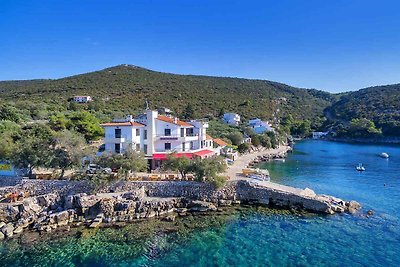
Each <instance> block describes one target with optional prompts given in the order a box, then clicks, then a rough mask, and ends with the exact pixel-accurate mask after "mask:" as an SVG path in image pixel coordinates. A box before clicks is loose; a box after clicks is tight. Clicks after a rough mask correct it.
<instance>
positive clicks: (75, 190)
mask: <svg viewBox="0 0 400 267" xmlns="http://www.w3.org/2000/svg"><path fill="white" fill-rule="evenodd" d="M17 186H18V187H19V188H25V189H27V188H29V189H30V190H31V191H30V193H31V197H29V198H26V199H24V200H23V201H21V202H17V203H1V204H0V205H1V206H0V239H4V238H12V237H13V236H17V235H19V234H20V233H22V232H23V231H26V230H34V231H39V232H51V231H53V230H55V229H57V228H60V227H63V228H65V229H67V230H69V228H70V227H76V226H82V225H84V226H87V227H89V228H96V227H99V226H101V225H107V224H113V223H118V222H123V223H131V222H134V221H137V220H142V219H148V218H153V217H159V218H163V219H164V220H168V221H174V220H175V217H176V216H185V215H186V214H188V213H199V212H211V211H218V210H220V209H221V208H222V207H226V206H231V205H240V204H243V203H246V204H250V205H264V206H270V207H279V208H286V209H295V210H306V211H310V212H314V213H321V214H333V213H341V212H349V213H354V212H356V211H357V210H359V209H360V208H361V206H360V205H359V204H358V203H357V202H355V201H344V200H341V199H338V198H334V197H331V196H326V195H317V194H315V193H314V192H313V191H312V190H310V189H304V190H301V189H295V188H291V187H285V186H281V185H277V184H273V183H269V185H268V186H266V185H261V184H253V183H251V182H248V181H231V182H228V183H227V184H226V185H225V187H223V188H222V189H219V190H215V189H214V187H213V186H212V185H210V184H206V183H199V182H187V181H171V182H125V181H121V182H117V183H114V184H112V185H109V186H107V187H105V188H103V189H101V190H99V191H97V193H95V194H86V193H83V192H82V191H85V192H89V191H87V190H88V189H87V188H88V187H89V185H87V184H85V183H84V182H73V181H62V182H61V181H38V182H37V181H35V180H23V181H22V184H19V185H17ZM46 189H51V190H50V191H51V192H46ZM43 193H44V194H43Z"/></svg>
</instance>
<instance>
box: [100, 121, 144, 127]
mask: <svg viewBox="0 0 400 267" xmlns="http://www.w3.org/2000/svg"><path fill="white" fill-rule="evenodd" d="M101 126H103V127H108V126H135V127H142V126H144V125H143V124H141V123H138V122H135V121H126V122H107V123H103V124H101Z"/></svg>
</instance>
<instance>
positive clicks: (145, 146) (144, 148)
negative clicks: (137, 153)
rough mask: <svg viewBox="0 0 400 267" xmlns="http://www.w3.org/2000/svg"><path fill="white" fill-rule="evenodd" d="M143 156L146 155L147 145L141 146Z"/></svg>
mask: <svg viewBox="0 0 400 267" xmlns="http://www.w3.org/2000/svg"><path fill="white" fill-rule="evenodd" d="M143 150H144V154H147V145H143Z"/></svg>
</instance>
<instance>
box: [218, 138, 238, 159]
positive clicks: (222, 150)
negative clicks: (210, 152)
mask: <svg viewBox="0 0 400 267" xmlns="http://www.w3.org/2000/svg"><path fill="white" fill-rule="evenodd" d="M213 142H214V146H215V147H216V148H215V153H216V154H217V155H221V156H224V157H226V158H228V159H231V160H233V161H234V160H236V159H237V157H238V156H239V155H238V153H237V152H236V151H234V150H233V148H232V146H230V145H229V144H228V143H227V142H225V141H224V140H222V139H220V138H215V139H213Z"/></svg>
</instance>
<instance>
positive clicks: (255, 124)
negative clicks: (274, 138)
mask: <svg viewBox="0 0 400 267" xmlns="http://www.w3.org/2000/svg"><path fill="white" fill-rule="evenodd" d="M248 125H249V127H251V128H252V129H253V130H254V132H255V133H256V134H263V133H265V132H275V129H274V128H272V126H271V125H270V124H269V123H268V122H267V121H262V120H261V119H258V118H255V119H251V120H249V123H248Z"/></svg>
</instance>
